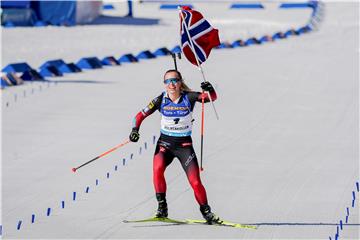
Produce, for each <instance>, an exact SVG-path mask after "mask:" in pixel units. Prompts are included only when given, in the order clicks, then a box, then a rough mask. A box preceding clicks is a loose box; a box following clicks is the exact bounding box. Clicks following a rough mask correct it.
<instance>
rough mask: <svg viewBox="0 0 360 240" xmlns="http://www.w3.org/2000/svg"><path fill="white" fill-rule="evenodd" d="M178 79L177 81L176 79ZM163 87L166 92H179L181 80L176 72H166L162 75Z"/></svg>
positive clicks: (176, 93)
mask: <svg viewBox="0 0 360 240" xmlns="http://www.w3.org/2000/svg"><path fill="white" fill-rule="evenodd" d="M176 80H178V81H176ZM164 84H165V89H166V92H167V93H168V94H175V95H178V94H180V88H181V81H180V78H179V75H178V74H177V73H176V72H168V73H166V74H165V77H164Z"/></svg>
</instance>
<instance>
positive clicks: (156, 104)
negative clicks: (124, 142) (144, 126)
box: [129, 94, 162, 142]
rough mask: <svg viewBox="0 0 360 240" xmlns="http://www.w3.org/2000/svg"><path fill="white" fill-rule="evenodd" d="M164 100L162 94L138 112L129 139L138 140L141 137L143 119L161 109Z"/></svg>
mask: <svg viewBox="0 0 360 240" xmlns="http://www.w3.org/2000/svg"><path fill="white" fill-rule="evenodd" d="M161 100H162V94H161V95H159V96H158V97H156V98H154V99H153V100H152V101H151V102H150V103H149V104H148V105H147V106H146V107H145V108H144V109H142V110H141V111H140V112H138V113H137V114H136V116H135V117H134V119H133V124H132V131H131V133H130V136H129V139H130V141H132V142H137V141H138V140H139V138H140V134H139V129H140V126H141V123H142V121H143V120H144V119H145V118H147V117H148V116H150V115H151V114H152V113H154V112H155V111H156V110H158V109H160V105H161Z"/></svg>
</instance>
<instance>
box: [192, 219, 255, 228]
mask: <svg viewBox="0 0 360 240" xmlns="http://www.w3.org/2000/svg"><path fill="white" fill-rule="evenodd" d="M186 222H187V223H190V224H191V223H195V224H208V223H207V222H206V221H205V220H195V219H186ZM212 225H215V226H226V227H234V228H247V229H257V226H254V225H244V224H240V223H233V222H228V221H222V220H221V221H220V222H219V223H214V224H212Z"/></svg>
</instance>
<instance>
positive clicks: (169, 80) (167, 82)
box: [164, 78, 181, 85]
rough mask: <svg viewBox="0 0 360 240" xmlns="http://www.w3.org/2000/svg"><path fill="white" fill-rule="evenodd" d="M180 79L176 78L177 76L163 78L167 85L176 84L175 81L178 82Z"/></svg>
mask: <svg viewBox="0 0 360 240" xmlns="http://www.w3.org/2000/svg"><path fill="white" fill-rule="evenodd" d="M180 81H181V80H180V79H178V78H168V79H165V80H164V83H165V84H167V85H169V84H170V83H172V84H176V83H178V82H180Z"/></svg>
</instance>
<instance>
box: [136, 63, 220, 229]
mask: <svg viewBox="0 0 360 240" xmlns="http://www.w3.org/2000/svg"><path fill="white" fill-rule="evenodd" d="M164 84H165V89H166V91H165V92H163V93H162V94H160V95H159V96H158V97H156V98H155V99H153V100H152V101H151V102H150V103H149V104H148V105H147V106H146V107H145V108H144V109H143V110H142V111H140V112H139V113H138V114H137V115H136V117H135V119H134V123H133V128H132V131H131V133H130V136H129V139H130V140H131V141H132V142H137V141H138V140H139V137H140V134H139V129H140V125H141V122H142V121H143V120H144V119H145V118H146V117H148V116H149V115H151V114H152V113H153V112H155V111H156V110H159V112H160V113H161V135H160V138H159V140H158V142H157V145H156V150H155V155H154V160H153V181H154V186H155V192H156V199H157V201H158V203H159V207H158V210H157V212H156V217H159V218H165V217H167V216H168V208H167V203H166V181H165V177H164V172H165V169H166V167H167V166H168V165H169V164H170V163H171V162H172V161H173V159H174V158H175V157H176V158H178V159H179V160H180V163H181V165H182V167H183V169H184V170H185V172H186V175H187V178H188V180H189V182H190V184H191V187H192V188H193V190H194V194H195V198H196V201H197V202H198V203H199V205H200V211H201V213H202V215H203V217H204V218H205V220H206V221H207V223H209V224H212V223H217V222H219V221H220V219H219V217H217V216H216V215H215V214H214V213H212V212H211V208H210V206H209V204H208V200H207V197H206V191H205V188H204V186H203V185H202V183H201V180H200V170H199V165H198V161H197V158H196V155H195V152H194V148H193V146H192V139H191V129H192V123H193V118H192V111H193V109H194V106H195V103H196V102H201V101H202V97H204V102H209V100H210V98H209V96H208V94H207V93H204V96H203V94H202V93H200V92H193V91H191V90H190V89H189V88H188V87H187V86H186V84H185V83H184V81H183V79H182V76H181V73H180V72H179V71H177V70H173V69H171V70H168V71H167V72H166V73H165V75H164ZM201 88H202V89H203V90H204V91H207V92H209V94H210V96H211V98H212V100H215V99H216V98H217V96H216V92H215V90H214V88H213V86H212V85H211V84H210V83H209V82H203V83H201Z"/></svg>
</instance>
